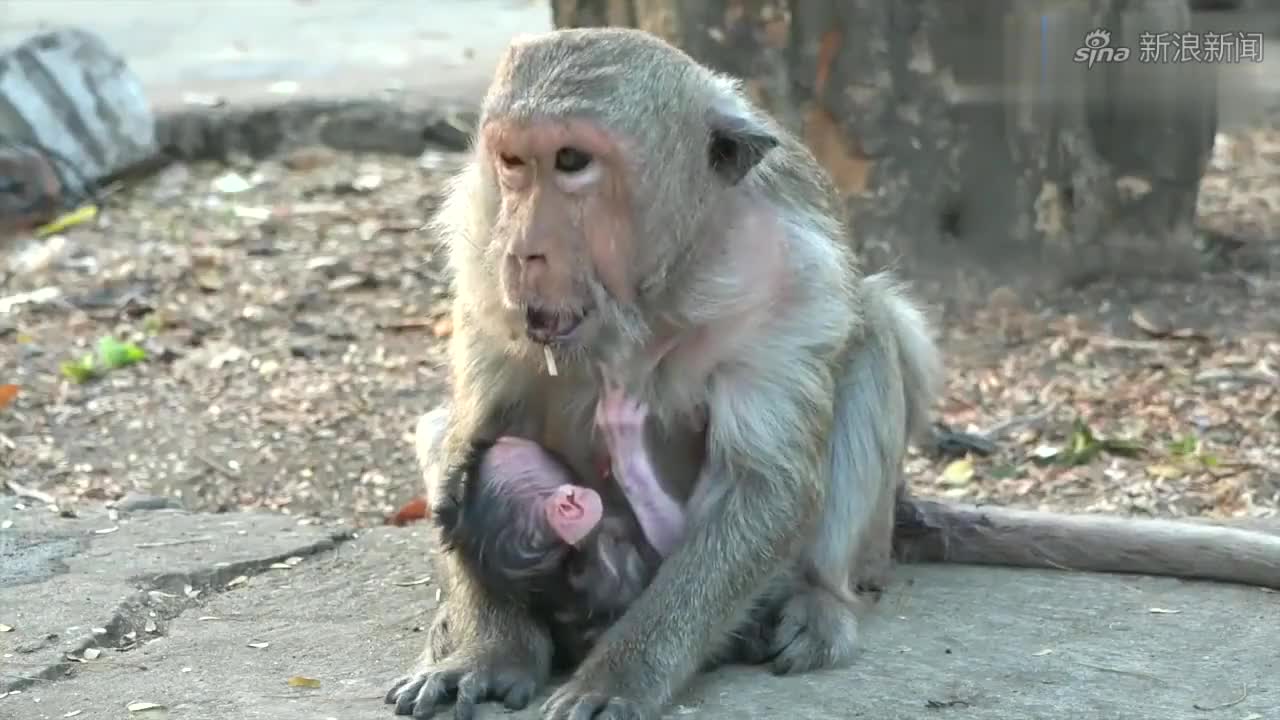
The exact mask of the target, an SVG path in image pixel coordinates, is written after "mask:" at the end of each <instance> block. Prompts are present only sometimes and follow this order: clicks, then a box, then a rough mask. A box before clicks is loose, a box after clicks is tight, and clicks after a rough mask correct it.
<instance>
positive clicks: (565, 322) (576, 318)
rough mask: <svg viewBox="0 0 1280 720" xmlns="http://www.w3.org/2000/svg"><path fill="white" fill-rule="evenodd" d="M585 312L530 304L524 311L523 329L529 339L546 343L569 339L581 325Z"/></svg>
mask: <svg viewBox="0 0 1280 720" xmlns="http://www.w3.org/2000/svg"><path fill="white" fill-rule="evenodd" d="M586 315H587V314H586V312H585V311H582V312H573V311H571V310H543V309H541V308H536V307H532V306H530V307H529V308H528V309H526V310H525V313H524V331H525V334H527V335H528V336H529V339H530V340H532V341H534V342H536V343H541V344H543V345H548V344H550V343H553V342H563V341H564V340H567V339H569V337H570V336H571V335H573V332H574V331H575V330H577V329H578V327H579V326H580V325H582V320H583V318H585V317H586Z"/></svg>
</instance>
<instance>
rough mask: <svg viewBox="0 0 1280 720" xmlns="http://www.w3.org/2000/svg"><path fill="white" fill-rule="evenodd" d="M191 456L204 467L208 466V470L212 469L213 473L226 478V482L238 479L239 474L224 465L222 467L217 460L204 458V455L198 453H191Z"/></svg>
mask: <svg viewBox="0 0 1280 720" xmlns="http://www.w3.org/2000/svg"><path fill="white" fill-rule="evenodd" d="M192 454H193V455H194V456H195V458H196V459H197V460H199V461H200V462H202V463H204V464H205V465H208V466H209V468H210V469H212V470H213V471H214V472H216V473H218V474H219V475H222V476H223V477H225V478H227V479H228V480H239V479H240V474H239V473H237V472H235V471H234V470H232V469H231V468H229V467H227V466H226V465H223V464H222V463H220V462H218V461H217V460H214V459H213V458H209V457H205V456H204V455H202V454H200V453H198V452H197V453H192Z"/></svg>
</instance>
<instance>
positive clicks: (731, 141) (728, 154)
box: [707, 117, 778, 185]
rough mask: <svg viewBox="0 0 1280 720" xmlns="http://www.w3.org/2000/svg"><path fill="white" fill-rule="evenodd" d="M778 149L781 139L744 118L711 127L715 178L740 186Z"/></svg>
mask: <svg viewBox="0 0 1280 720" xmlns="http://www.w3.org/2000/svg"><path fill="white" fill-rule="evenodd" d="M777 146H778V138H777V137H776V136H774V134H773V133H771V132H769V131H768V130H767V129H765V128H762V127H756V126H753V124H752V123H750V122H749V121H746V120H744V119H741V118H727V117H726V118H719V119H718V122H714V123H713V124H712V126H711V137H710V139H709V140H708V142H707V160H708V161H709V162H710V163H711V169H712V171H714V172H715V173H716V175H719V176H720V177H721V178H723V179H724V181H725V182H726V183H728V184H730V185H737V184H738V183H740V182H742V178H744V177H746V176H747V173H749V172H751V169H752V168H754V167H755V166H756V165H758V164H760V161H761V160H763V159H764V156H765V155H767V154H768V153H769V151H770V150H772V149H774V148H776V147H777Z"/></svg>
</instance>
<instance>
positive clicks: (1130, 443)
mask: <svg viewBox="0 0 1280 720" xmlns="http://www.w3.org/2000/svg"><path fill="white" fill-rule="evenodd" d="M1102 449H1103V450H1106V451H1107V452H1109V453H1111V454H1112V455H1119V456H1121V457H1137V456H1139V455H1141V454H1143V453H1144V452H1146V451H1147V449H1146V448H1145V447H1143V446H1142V444H1141V443H1139V442H1137V441H1134V440H1117V439H1107V440H1103V441H1102Z"/></svg>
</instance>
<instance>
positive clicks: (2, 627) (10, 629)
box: [0, 624, 13, 632]
mask: <svg viewBox="0 0 1280 720" xmlns="http://www.w3.org/2000/svg"><path fill="white" fill-rule="evenodd" d="M0 632H13V626H12V625H4V624H0Z"/></svg>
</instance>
